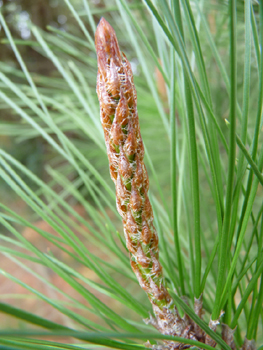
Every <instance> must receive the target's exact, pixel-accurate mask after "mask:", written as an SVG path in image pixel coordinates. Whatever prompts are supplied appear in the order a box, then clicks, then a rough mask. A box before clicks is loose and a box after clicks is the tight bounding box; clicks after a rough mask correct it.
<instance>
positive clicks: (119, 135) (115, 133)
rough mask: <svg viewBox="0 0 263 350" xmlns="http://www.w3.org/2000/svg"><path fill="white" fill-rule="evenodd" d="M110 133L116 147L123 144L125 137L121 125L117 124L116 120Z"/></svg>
mask: <svg viewBox="0 0 263 350" xmlns="http://www.w3.org/2000/svg"><path fill="white" fill-rule="evenodd" d="M110 133H111V137H112V142H113V143H114V145H117V146H119V145H121V144H122V143H123V141H124V138H125V135H124V133H123V131H122V128H121V125H120V124H119V123H118V122H117V120H116V118H114V120H113V123H112V126H111V130H110Z"/></svg>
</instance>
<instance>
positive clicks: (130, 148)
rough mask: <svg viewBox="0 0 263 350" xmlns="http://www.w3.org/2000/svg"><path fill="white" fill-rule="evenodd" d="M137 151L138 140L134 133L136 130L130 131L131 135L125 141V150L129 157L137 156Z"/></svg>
mask: <svg viewBox="0 0 263 350" xmlns="http://www.w3.org/2000/svg"><path fill="white" fill-rule="evenodd" d="M136 149H137V140H136V136H135V133H134V130H130V132H129V135H128V137H127V139H126V141H125V144H124V147H123V150H124V152H125V153H126V154H127V156H132V155H134V154H135V152H136Z"/></svg>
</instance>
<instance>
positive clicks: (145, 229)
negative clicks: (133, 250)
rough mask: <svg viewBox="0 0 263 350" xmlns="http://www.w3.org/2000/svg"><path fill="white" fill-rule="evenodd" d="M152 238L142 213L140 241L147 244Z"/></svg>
mask: <svg viewBox="0 0 263 350" xmlns="http://www.w3.org/2000/svg"><path fill="white" fill-rule="evenodd" d="M151 238H152V231H151V230H150V228H149V226H148V224H147V222H146V220H145V219H144V216H143V215H142V241H143V243H144V244H149V243H150V241H151Z"/></svg>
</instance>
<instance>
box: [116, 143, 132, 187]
mask: <svg viewBox="0 0 263 350" xmlns="http://www.w3.org/2000/svg"><path fill="white" fill-rule="evenodd" d="M118 171H119V173H120V174H121V176H122V177H123V179H124V180H125V181H128V180H130V178H131V176H132V173H133V169H132V166H131V164H130V162H129V160H128V159H127V157H126V155H125V154H124V152H123V151H122V150H120V156H119V168H118Z"/></svg>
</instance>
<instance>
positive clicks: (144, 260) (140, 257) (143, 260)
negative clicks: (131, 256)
mask: <svg viewBox="0 0 263 350" xmlns="http://www.w3.org/2000/svg"><path fill="white" fill-rule="evenodd" d="M137 262H138V263H139V264H140V265H141V266H142V267H143V268H145V269H147V268H148V267H149V265H150V262H151V259H149V258H148V257H147V256H146V254H145V253H144V251H143V249H142V246H141V244H140V243H138V246H137Z"/></svg>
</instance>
